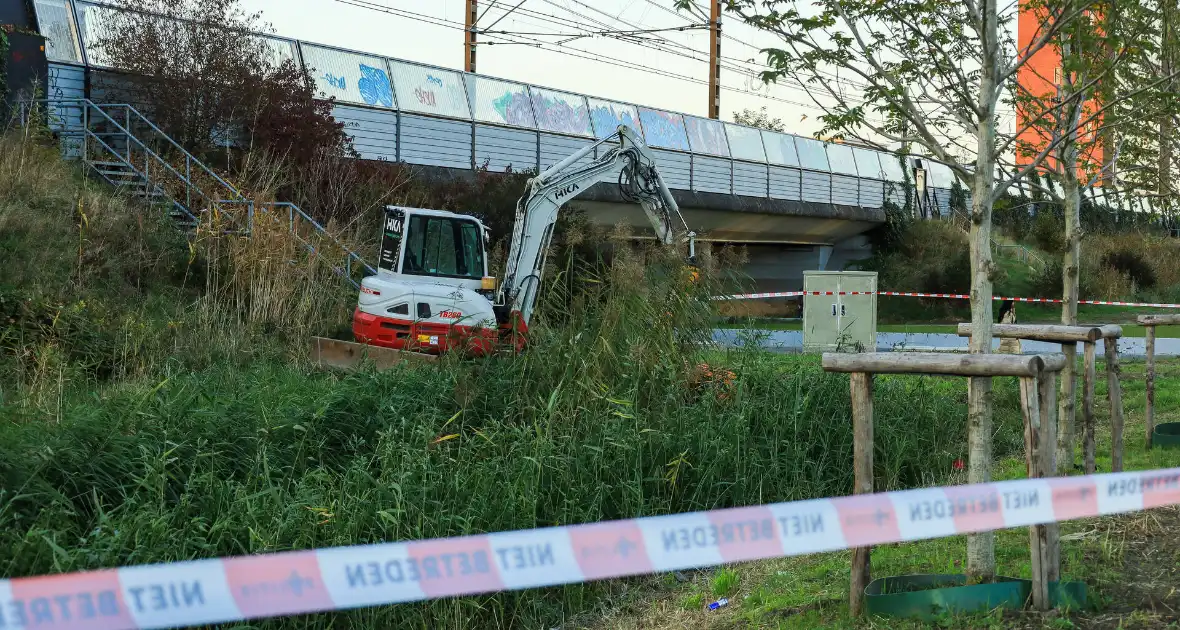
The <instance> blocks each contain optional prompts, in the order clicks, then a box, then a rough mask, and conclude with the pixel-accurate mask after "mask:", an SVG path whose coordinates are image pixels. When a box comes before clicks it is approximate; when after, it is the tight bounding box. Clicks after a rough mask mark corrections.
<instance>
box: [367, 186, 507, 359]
mask: <svg viewBox="0 0 1180 630" xmlns="http://www.w3.org/2000/svg"><path fill="white" fill-rule="evenodd" d="M494 288H495V278H491V277H489V276H488V260H487V230H486V228H485V227H484V225H483V223H482V222H480V220H479V219H476V218H475V217H472V216H470V215H465V214H455V213H453V212H447V211H445V210H427V209H422V208H403V207H400V206H390V207H387V208H386V209H385V221H384V223H383V226H382V233H381V251H380V256H379V258H378V263H377V275H375V276H369V277H367V278H365V279H364V280H363V281H362V282H361V292H360V298H359V300H358V304H357V310H356V312H355V313H354V315H353V334H354V336H355V337H356V338H357V340H358V341H361V342H362V343H368V344H372V345H377V346H384V347H390V348H397V349H406V348H411V349H415V350H421V351H425V352H440V351H443V350H446V349H447V348H448V347H450V346H452V345H454V344H456V343H458V342H459V341H462V342H463V343H465V344H466V343H468V341H469V339H470V338H471V337H472V336H475V337H477V338H479V337H481V336H482V335H483V333H482V332H481V331H482V330H483V329H484V328H491V329H493V331H494V328H495V315H494V313H493V312H492V307H491V302H490V298H491V295H492V291H493V289H494ZM489 336H494V335H489Z"/></svg>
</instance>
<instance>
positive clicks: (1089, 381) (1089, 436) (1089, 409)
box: [1082, 341, 1098, 475]
mask: <svg viewBox="0 0 1180 630" xmlns="http://www.w3.org/2000/svg"><path fill="white" fill-rule="evenodd" d="M1084 354H1085V366H1084V368H1083V369H1084V372H1083V375H1082V453H1083V455H1082V457H1083V458H1084V464H1083V466H1084V468H1083V471H1084V472H1085V473H1086V474H1087V475H1092V474H1094V470H1095V464H1094V449H1095V445H1094V385H1095V381H1096V380H1098V375H1097V369H1096V366H1095V363H1097V358H1096V354H1097V344H1096V342H1093V341H1087V342H1085V352H1084Z"/></svg>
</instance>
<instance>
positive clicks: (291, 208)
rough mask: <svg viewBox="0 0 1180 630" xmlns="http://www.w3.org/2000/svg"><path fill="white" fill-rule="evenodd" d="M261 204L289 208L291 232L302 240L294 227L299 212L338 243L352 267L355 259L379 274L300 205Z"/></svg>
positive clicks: (371, 271)
mask: <svg viewBox="0 0 1180 630" xmlns="http://www.w3.org/2000/svg"><path fill="white" fill-rule="evenodd" d="M260 205H261V206H262V207H267V208H282V207H285V208H287V211H288V212H287V221H288V224H289V225H290V226H291V233H292V234H295V236H296V238H298V239H299V240H301V241H302V240H303V237H301V236H299V235H298V234H297V233H295V229H294V226H295V216H294V215H295V214H298V215H299V216H300V217H301V218H303V219H304V220H306V221H308V222H310V223H311V225H312V226H313V227H314V228H315V229H316V231H318V232H319V233H320V234H321V235H322V236H324V237H327V238H328V239H329V240H330V241H331V242H332V244H333V245H336V246H337V247H339V248H340V249H342V250H344V252H345V253H346V254H348V259H349V261H350V263H349V264H350V267H351V261H353V260H355V261H357V262H359V263H360V264H362V265H364V266H365V269H367V270H368V271H369V273H371V274H373V275H377V270H376V269H374V268H373V266H372V265H370V264H369V263H368V262H366V261H365V259H364V258H361V256H360V254H357V253H356V252H354V251H352V250H351V249H349V248H348V246H347V245H345V244H344V243H341V242H340V240H339V239H337V238H336V237H335V236H333V235H332V233H331V232H329V231H328V229H327V228H325V227H324V226H323V225H322V224H320V222H319V221H316V220H315V219H313V218H312V217H311V215H309V214H307V213H306V212H304V211H303V209H302V208H300V207H299V206H297V205H295V204H293V203H291V202H290V201H275V202H271V203H264V204H260ZM304 243H306V241H304ZM349 271H351V268H350V269H349ZM350 281H351V280H350Z"/></svg>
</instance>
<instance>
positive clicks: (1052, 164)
mask: <svg viewBox="0 0 1180 630" xmlns="http://www.w3.org/2000/svg"><path fill="white" fill-rule="evenodd" d="M1053 5H1054V2H1053V1H1052V0H1026V2H1025V4H1024V11H1026V12H1028V13H1029V14H1031V15H1033V16H1035V17H1036V18H1038V21H1039V22H1040V23H1041V24H1045V23H1047V22H1048V16H1049V13H1050V11H1051V10H1052V7H1053ZM1158 36H1159V25H1158V20H1157V16H1156V15H1155V14H1154V12H1153V11H1151V10H1150V9H1149V8H1148V7H1146V6H1144V5H1142V4H1140V3H1138V2H1134V3H1132V2H1122V3H1120V2H1104V3H1103V4H1102V5H1101V6H1100V7H1095V10H1092V11H1086V12H1083V13H1082V14H1080V15H1077V16H1076V17H1075V18H1074V19H1073V20H1071V21H1070V22H1069V23H1068V24H1064V25H1063V27H1062V28H1060V29H1059V30H1058V32H1057V34H1056V36H1054V37H1053V38H1052V39H1051V41H1050V45H1049V46H1047V47H1046V48H1045V49H1044V50H1043V51H1042V52H1041V54H1042V55H1044V56H1045V57H1046V60H1047V61H1049V62H1050V63H1048V64H1045V65H1044V67H1045V68H1050V69H1051V70H1052V72H1053V75H1052V76H1051V77H1050V76H1041V75H1040V74H1039V73H1036V72H1028V73H1026V74H1027V75H1028V76H1026V78H1025V80H1023V81H1020V82H1016V83H1014V84H1013V86H1012V89H1013V92H1014V100H1015V102H1016V107H1017V113H1018V121H1017V125H1018V129H1017V134H1016V135H1015V137H1014V141H1015V146H1016V152H1015V154H1016V162H1017V163H1022V162H1024V161H1027V160H1030V159H1032V158H1035V157H1036V156H1038V155H1039V154H1040V153H1041V152H1042V150H1043V149H1044V148H1045V147H1049V148H1051V151H1050V152H1049V156H1048V157H1049V158H1050V159H1046V160H1044V161H1043V162H1041V165H1040V170H1041V172H1042V173H1043V174H1044V175H1046V176H1047V179H1048V180H1049V181H1050V182H1052V183H1055V184H1058V186H1048V187H1042V189H1041V192H1042V193H1043V194H1044V195H1045V196H1047V197H1049V198H1050V199H1051V200H1053V201H1054V202H1055V203H1057V204H1060V205H1061V207H1062V208H1063V210H1064V217H1065V234H1064V239H1063V243H1064V247H1063V251H1062V252H1061V254H1062V264H1061V268H1062V302H1063V306H1062V314H1061V321H1062V323H1063V324H1067V325H1073V324H1077V313H1078V299H1079V282H1080V264H1081V262H1080V261H1081V242H1082V235H1083V231H1082V225H1081V205H1082V196H1083V195H1084V194H1085V192H1086V191H1087V190H1091V189H1093V188H1094V187H1095V186H1096V185H1098V184H1100V183H1102V182H1104V181H1106V182H1111V181H1115V179H1116V175H1117V174H1118V173H1117V172H1116V165H1117V164H1118V160H1119V157H1120V154H1121V148H1122V145H1123V137H1124V136H1125V133H1126V132H1127V131H1129V130H1133V129H1134V128H1135V127H1136V126H1138V125H1140V124H1142V123H1143V122H1147V121H1152V120H1159V116H1160V114H1159V112H1161V110H1166V109H1169V108H1170V102H1171V101H1172V100H1174V99H1172V98H1170V97H1168V95H1166V94H1165V92H1164V91H1163V90H1161V88H1162V87H1164V86H1165V85H1166V84H1167V83H1168V82H1169V81H1170V80H1171V77H1168V76H1164V77H1161V76H1160V75H1159V73H1158V72H1143V71H1142V69H1143V68H1144V67H1145V66H1150V65H1151V63H1152V60H1154V59H1158V58H1159V47H1158V44H1157V42H1158V41H1159V37H1158ZM1010 142H1011V141H1010ZM1007 144H1008V143H1006V144H1005V145H1004V146H1005V147H1006V146H1007ZM1006 166H1011V165H1010V163H1009V164H1008V165H1006ZM1128 170H1135V169H1133V168H1132V169H1128ZM1037 181H1038V178H1030V183H1031V184H1032V185H1034V186H1035V185H1037V184H1036V182H1037ZM1065 355H1066V368H1065V370H1064V371H1063V373H1062V375H1061V396H1060V398H1059V412H1058V418H1059V442H1058V451H1057V466H1058V471H1060V472H1063V473H1064V472H1068V471H1070V470H1072V468H1073V465H1074V443H1075V441H1076V440H1075V433H1076V432H1075V430H1074V427H1075V424H1076V423H1075V398H1076V395H1075V394H1076V392H1075V391H1074V390H1075V388H1074V381H1075V379H1074V368H1075V349H1074V348H1072V347H1067V348H1066V352H1065Z"/></svg>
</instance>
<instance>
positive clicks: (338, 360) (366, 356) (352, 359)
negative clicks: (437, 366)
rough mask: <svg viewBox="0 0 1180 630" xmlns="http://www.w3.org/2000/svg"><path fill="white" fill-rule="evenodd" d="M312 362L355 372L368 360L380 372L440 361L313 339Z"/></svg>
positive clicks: (386, 349)
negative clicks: (403, 365) (398, 366)
mask: <svg viewBox="0 0 1180 630" xmlns="http://www.w3.org/2000/svg"><path fill="white" fill-rule="evenodd" d="M311 360H312V361H315V362H316V363H317V364H319V365H320V366H323V367H333V368H341V369H345V370H355V369H356V368H357V367H359V366H360V365H361V364H362V363H364V362H365V361H366V360H368V361H370V362H372V364H373V365H374V367H376V368H377V369H378V370H388V369H389V368H392V367H395V366H397V365H401V364H402V363H406V362H411V363H430V362H434V361H437V360H438V357H436V356H433V355H429V354H422V353H420V352H408V351H405V350H394V349H392V348H381V347H379V346H370V345H366V344H363V343H353V342H351V341H341V340H339V339H327V338H325V337H312V338H311Z"/></svg>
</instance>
